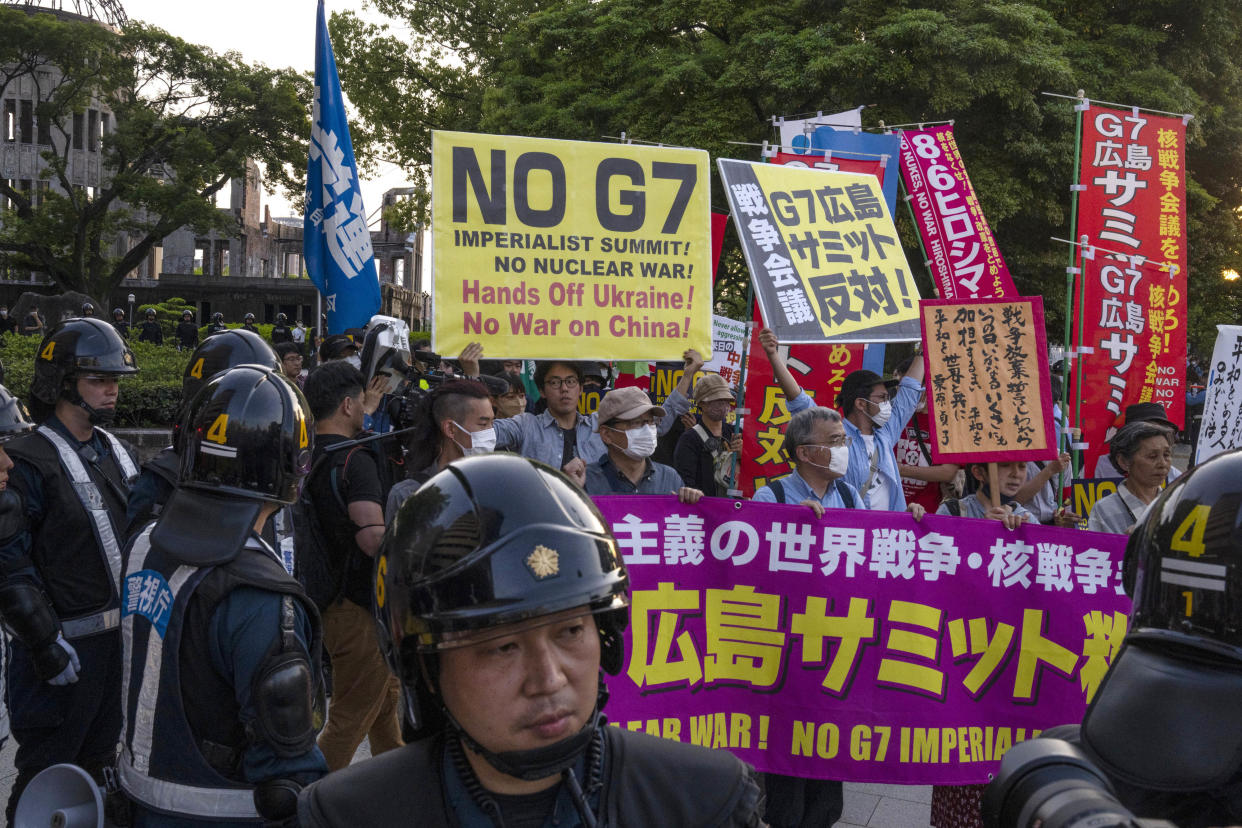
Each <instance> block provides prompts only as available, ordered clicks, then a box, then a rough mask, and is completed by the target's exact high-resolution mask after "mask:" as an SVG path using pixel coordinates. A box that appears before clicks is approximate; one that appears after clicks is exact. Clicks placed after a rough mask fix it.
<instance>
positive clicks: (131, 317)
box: [129, 293, 135, 325]
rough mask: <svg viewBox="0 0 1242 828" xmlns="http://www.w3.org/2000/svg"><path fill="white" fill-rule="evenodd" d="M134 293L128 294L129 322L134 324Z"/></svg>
mask: <svg viewBox="0 0 1242 828" xmlns="http://www.w3.org/2000/svg"><path fill="white" fill-rule="evenodd" d="M134 299H135V296H134V294H132V293H131V294H130V295H129V324H131V325H132V324H134Z"/></svg>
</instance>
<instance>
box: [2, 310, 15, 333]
mask: <svg viewBox="0 0 1242 828" xmlns="http://www.w3.org/2000/svg"><path fill="white" fill-rule="evenodd" d="M16 330H17V320H16V319H14V318H13V317H11V316H9V308H8V306H7V305H0V334H6V333H13V332H14V331H16Z"/></svg>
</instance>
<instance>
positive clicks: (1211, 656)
mask: <svg viewBox="0 0 1242 828" xmlns="http://www.w3.org/2000/svg"><path fill="white" fill-rule="evenodd" d="M1124 583H1125V587H1126V591H1127V592H1128V593H1129V594H1130V595H1131V597H1132V598H1133V599H1134V606H1133V610H1132V612H1131V616H1130V628H1129V631H1128V632H1127V634H1126V637H1125V640H1124V641H1123V642H1122V644H1121V649H1120V652H1119V653H1118V654H1117V655H1116V656H1115V657H1114V658H1113V660H1112V664H1111V666H1110V667H1109V670H1108V672H1107V673H1105V675H1104V679H1103V680H1102V681H1101V682H1100V685H1099V687H1098V689H1097V690H1096V692H1095V697H1094V699H1093V700H1092V701H1091V705H1090V706H1089V707H1088V708H1087V713H1086V715H1085V716H1084V717H1083V721H1082V729H1081V734H1082V742H1083V745H1084V746H1085V747H1086V749H1087V752H1088V754H1089V756H1090V758H1091V759H1092V761H1093V762H1094V763H1095V764H1096V765H1098V766H1099V767H1101V768H1102V769H1104V770H1105V771H1106V772H1107V773H1108V775H1109V776H1110V777H1111V778H1114V779H1121V780H1123V781H1124V782H1126V783H1127V784H1129V785H1133V786H1136V787H1138V788H1141V789H1144V790H1160V791H1177V792H1178V793H1185V792H1190V791H1207V790H1218V789H1220V788H1221V787H1222V786H1224V785H1233V784H1236V775H1237V769H1238V767H1239V766H1240V765H1242V706H1239V705H1238V698H1239V697H1240V696H1242V451H1232V452H1229V453H1226V454H1221V455H1218V456H1216V457H1214V458H1212V459H1211V460H1208V461H1207V462H1205V463H1203V464H1201V465H1199V466H1196V467H1195V468H1193V469H1191V470H1190V471H1189V472H1188V473H1187V474H1185V475H1183V476H1181V477H1179V478H1178V479H1177V480H1176V481H1174V482H1173V483H1172V484H1171V485H1170V486H1168V487H1167V488H1166V489H1165V490H1164V492H1163V493H1162V494H1161V495H1160V496H1159V497H1157V498H1156V500H1155V501H1153V502H1152V504H1151V505H1150V506H1149V507H1148V508H1147V512H1146V516H1145V517H1144V519H1143V521H1142V523H1140V524H1139V525H1138V526H1136V527H1135V529H1134V530H1133V532H1132V533H1131V535H1130V540H1129V542H1128V544H1127V547H1126V560H1125V569H1124Z"/></svg>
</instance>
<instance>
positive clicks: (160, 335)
mask: <svg viewBox="0 0 1242 828" xmlns="http://www.w3.org/2000/svg"><path fill="white" fill-rule="evenodd" d="M155 316H156V313H155V308H147V313H146V319H145V320H144V321H143V323H142V326H141V327H140V328H139V330H138V341H139V342H150V343H151V344H152V345H163V344H164V329H163V328H162V327H160V323H159V322H157V321H155Z"/></svg>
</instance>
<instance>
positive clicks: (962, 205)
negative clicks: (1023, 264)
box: [901, 124, 1018, 299]
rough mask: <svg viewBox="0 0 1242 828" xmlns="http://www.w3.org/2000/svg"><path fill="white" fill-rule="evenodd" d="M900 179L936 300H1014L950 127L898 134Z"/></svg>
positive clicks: (929, 128) (1001, 262)
mask: <svg viewBox="0 0 1242 828" xmlns="http://www.w3.org/2000/svg"><path fill="white" fill-rule="evenodd" d="M901 179H902V181H903V182H904V183H905V185H906V192H907V193H909V195H910V206H911V207H912V208H913V209H914V215H915V219H916V220H915V224H916V225H918V229H919V235H920V236H922V238H923V249H924V250H925V251H926V253H927V258H928V260H929V261H930V267H931V271H932V276H933V277H934V279H935V282H936V292H937V293H938V294H939V295H940V298H941V299H980V298H985V297H996V296H1005V297H1008V296H1017V295H1018V290H1017V288H1015V287H1014V285H1013V279H1012V278H1011V277H1010V276H1009V268H1008V267H1007V266H1006V265H1005V260H1004V259H1003V258H1001V254H1000V250H999V249H998V248H997V247H996V239H995V238H994V237H993V236H992V228H991V227H989V226H988V223H987V220H986V219H985V218H984V217H983V210H982V208H980V206H979V199H978V197H976V196H975V188H974V186H973V185H972V184H971V183H970V178H969V177H968V176H967V175H966V164H965V163H964V162H963V161H962V154H961V153H960V152H958V149H957V141H956V140H955V139H954V138H953V126H952V124H946V125H945V126H937V127H928V128H926V129H918V130H910V131H907V132H902V133H901Z"/></svg>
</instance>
